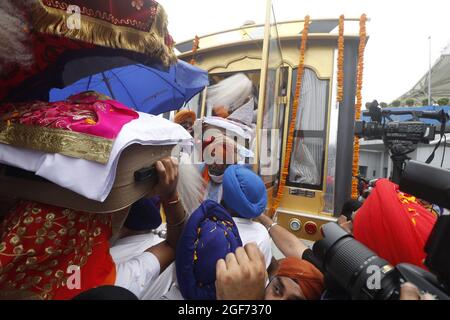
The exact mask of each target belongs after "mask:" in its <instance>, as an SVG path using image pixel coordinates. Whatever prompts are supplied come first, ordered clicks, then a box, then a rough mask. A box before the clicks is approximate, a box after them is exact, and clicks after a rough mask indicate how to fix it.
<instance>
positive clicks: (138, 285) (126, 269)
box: [115, 252, 161, 299]
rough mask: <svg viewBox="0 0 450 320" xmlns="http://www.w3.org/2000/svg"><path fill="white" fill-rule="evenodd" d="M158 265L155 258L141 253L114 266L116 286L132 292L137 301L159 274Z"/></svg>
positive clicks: (149, 254) (148, 253)
mask: <svg viewBox="0 0 450 320" xmlns="http://www.w3.org/2000/svg"><path fill="white" fill-rule="evenodd" d="M160 269H161V267H160V264H159V261H158V259H157V258H156V256H155V255H154V254H152V253H150V252H143V253H141V254H140V255H137V256H135V257H133V258H131V259H129V260H127V261H123V262H120V263H117V264H116V282H115V284H116V286H120V287H123V288H125V289H128V290H130V291H131V292H133V293H134V294H135V295H136V296H137V297H138V298H139V299H141V297H142V294H143V293H144V292H145V291H146V289H147V288H148V287H150V286H151V285H152V283H153V282H154V281H155V280H156V278H157V277H158V276H159V273H160Z"/></svg>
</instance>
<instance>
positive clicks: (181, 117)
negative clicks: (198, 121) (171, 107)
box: [174, 110, 197, 124]
mask: <svg viewBox="0 0 450 320" xmlns="http://www.w3.org/2000/svg"><path fill="white" fill-rule="evenodd" d="M196 117H197V116H196V115H195V112H194V111H191V110H181V111H179V112H178V113H177V114H176V115H175V119H174V122H175V123H178V124H181V123H183V122H185V121H186V120H187V119H191V120H192V122H194V121H195V118H196Z"/></svg>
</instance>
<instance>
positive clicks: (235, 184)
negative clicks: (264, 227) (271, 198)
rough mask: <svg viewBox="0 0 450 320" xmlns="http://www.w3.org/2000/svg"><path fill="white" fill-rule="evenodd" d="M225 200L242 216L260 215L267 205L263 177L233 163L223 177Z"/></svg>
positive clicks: (228, 205)
mask: <svg viewBox="0 0 450 320" xmlns="http://www.w3.org/2000/svg"><path fill="white" fill-rule="evenodd" d="M222 188H223V201H224V203H225V205H226V206H227V207H228V208H229V209H232V210H233V211H235V212H236V213H237V214H238V215H239V216H241V217H242V218H247V219H252V218H256V217H259V216H260V215H261V214H262V213H263V212H264V210H265V209H266V205H267V191H266V187H265V185H264V182H263V181H262V179H261V178H260V177H259V176H258V175H257V174H256V173H254V172H253V171H252V170H250V169H247V168H245V167H244V166H241V165H232V166H229V167H228V168H227V170H225V174H224V177H223V183H222Z"/></svg>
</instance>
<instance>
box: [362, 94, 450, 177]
mask: <svg viewBox="0 0 450 320" xmlns="http://www.w3.org/2000/svg"><path fill="white" fill-rule="evenodd" d="M367 108H368V109H369V110H368V111H366V112H364V115H368V116H370V119H371V121H369V122H366V121H356V123H355V135H356V136H357V137H359V138H364V139H366V140H376V139H381V140H383V142H384V144H385V145H386V147H387V148H388V149H389V151H390V154H391V159H392V162H393V164H394V165H393V171H392V177H391V180H392V181H394V182H395V183H399V181H400V177H401V173H402V171H403V168H404V166H405V161H406V160H409V158H408V156H407V155H408V154H409V153H411V152H413V151H414V150H416V148H417V145H418V144H419V143H430V142H431V141H433V140H434V139H435V137H436V131H437V130H436V129H437V127H436V126H434V125H430V124H425V123H423V122H421V121H420V119H433V120H436V121H438V122H439V123H440V128H439V130H438V131H439V133H440V135H441V140H440V141H439V143H438V144H437V145H436V147H435V149H434V151H433V152H432V154H431V155H430V157H429V158H428V159H427V163H430V162H431V161H432V160H433V158H434V154H435V151H436V150H437V148H439V146H440V143H441V141H442V137H443V135H444V134H445V126H446V123H447V122H448V121H449V119H450V117H449V115H448V114H447V113H446V112H444V110H441V111H437V112H431V111H417V110H382V109H381V108H380V107H379V106H378V102H377V100H374V101H373V102H371V103H369V104H368V105H367ZM392 115H397V116H398V115H410V116H412V119H411V121H404V122H399V121H392V118H391V116H392ZM386 120H389V121H386Z"/></svg>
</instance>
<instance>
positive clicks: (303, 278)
mask: <svg viewBox="0 0 450 320" xmlns="http://www.w3.org/2000/svg"><path fill="white" fill-rule="evenodd" d="M276 276H279V277H287V278H290V279H292V280H294V281H295V282H296V283H297V284H298V285H299V286H300V289H302V292H303V294H304V296H305V298H306V299H307V300H318V299H320V296H321V295H322V292H323V290H324V284H323V274H322V273H321V272H320V271H319V270H318V269H317V268H316V267H314V266H313V265H312V264H311V263H309V262H308V261H306V260H302V259H299V258H296V257H287V258H285V259H282V260H280V267H279V269H278V271H277V273H276Z"/></svg>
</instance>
